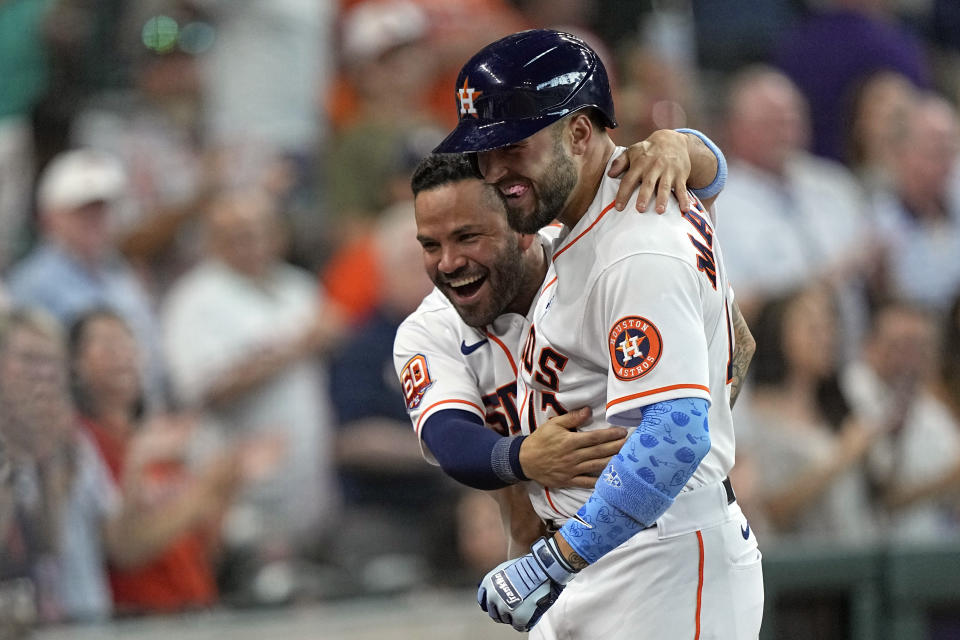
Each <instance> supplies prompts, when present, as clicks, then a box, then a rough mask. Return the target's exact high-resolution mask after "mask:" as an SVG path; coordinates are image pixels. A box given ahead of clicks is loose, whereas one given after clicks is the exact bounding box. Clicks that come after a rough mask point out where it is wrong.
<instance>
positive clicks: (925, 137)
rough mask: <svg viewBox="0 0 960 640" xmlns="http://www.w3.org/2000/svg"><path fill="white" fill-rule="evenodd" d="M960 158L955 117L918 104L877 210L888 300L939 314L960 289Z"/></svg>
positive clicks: (941, 106) (939, 101) (941, 105)
mask: <svg viewBox="0 0 960 640" xmlns="http://www.w3.org/2000/svg"><path fill="white" fill-rule="evenodd" d="M958 152H960V121H958V119H957V112H956V110H955V109H954V108H953V106H951V105H950V104H949V103H948V102H947V101H946V100H944V99H943V98H941V97H938V96H935V95H926V96H923V97H921V98H920V99H919V100H918V101H917V102H916V103H915V104H914V105H913V107H912V108H911V110H910V113H909V116H908V118H907V128H906V131H905V135H903V136H902V137H901V138H900V139H899V143H898V144H897V146H896V153H895V154H894V158H895V161H894V163H893V170H894V175H893V183H894V186H893V192H892V193H888V194H885V195H881V196H879V197H878V199H877V203H876V215H877V221H878V225H879V227H880V230H881V236H882V239H883V242H884V245H885V248H886V252H885V256H886V260H885V262H886V271H887V277H888V279H889V281H888V287H889V289H890V292H891V293H892V294H893V295H894V296H896V297H898V298H902V299H904V300H907V301H910V302H912V303H914V304H917V305H921V306H924V307H926V308H929V309H932V310H935V311H937V312H940V313H943V312H946V311H947V306H948V305H949V304H950V300H951V299H952V296H953V294H954V292H955V291H957V289H958V288H960V260H958V259H957V256H958V255H960V173H958V163H957V155H958ZM728 191H729V189H728Z"/></svg>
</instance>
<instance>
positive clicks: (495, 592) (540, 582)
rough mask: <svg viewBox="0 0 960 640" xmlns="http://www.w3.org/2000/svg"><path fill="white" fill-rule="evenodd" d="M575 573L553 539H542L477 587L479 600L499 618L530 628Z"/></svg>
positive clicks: (510, 623)
mask: <svg viewBox="0 0 960 640" xmlns="http://www.w3.org/2000/svg"><path fill="white" fill-rule="evenodd" d="M575 575H576V571H575V570H574V569H573V567H571V566H570V564H569V563H568V562H567V561H566V559H565V558H564V557H563V556H562V555H561V554H560V550H559V549H558V548H557V543H556V542H555V541H554V540H553V538H540V539H539V540H537V541H536V542H535V543H533V546H532V547H531V548H530V553H528V554H527V555H525V556H523V557H521V558H517V559H516V560H508V561H507V562H504V563H503V564H501V565H500V566H498V567H497V568H496V569H494V570H493V571H491V572H490V573H488V574H487V575H486V577H485V578H484V579H483V581H482V582H481V583H480V588H479V589H478V590H477V603H478V604H479V605H480V608H481V609H483V610H484V611H486V612H487V615H489V616H490V617H491V618H493V619H494V620H495V621H497V622H502V623H504V624H509V625H511V626H513V628H514V629H516V630H517V631H529V630H530V629H532V628H533V626H534V625H535V624H537V621H539V620H540V617H541V616H542V615H543V614H544V613H545V612H546V611H547V609H549V608H550V605H552V604H553V603H554V602H556V600H557V598H558V597H559V596H560V593H561V592H562V591H563V588H564V586H565V585H566V584H567V583H568V582H570V580H572V579H573V577H574V576H575Z"/></svg>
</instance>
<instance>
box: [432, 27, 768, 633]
mask: <svg viewBox="0 0 960 640" xmlns="http://www.w3.org/2000/svg"><path fill="white" fill-rule="evenodd" d="M457 92H458V97H459V98H460V101H459V103H460V112H461V113H460V120H459V123H458V125H457V127H456V129H455V130H454V131H453V132H452V133H451V134H450V135H449V136H448V137H447V138H446V139H445V140H444V141H443V142H442V143H441V144H440V146H439V147H438V148H437V149H436V151H437V152H460V153H470V154H475V155H474V156H473V157H474V158H475V162H476V163H477V166H478V168H479V170H480V171H481V173H482V174H483V176H484V179H485V181H486V182H487V183H489V184H491V185H493V186H494V187H495V188H496V190H497V192H498V193H499V194H500V196H501V198H502V200H503V202H504V204H505V207H506V209H507V217H508V220H509V222H510V225H511V226H512V227H513V228H514V229H517V230H518V231H521V232H523V233H532V232H534V231H536V230H537V229H540V228H542V227H544V226H545V225H547V224H548V223H549V222H550V221H551V220H553V219H558V220H560V221H561V222H562V223H563V225H564V226H563V229H562V230H561V232H560V236H559V238H558V241H557V245H556V249H555V250H554V251H553V255H552V260H551V264H550V268H549V271H548V273H547V276H546V282H545V284H544V285H543V287H542V288H541V290H540V292H539V295H538V298H537V301H536V302H535V305H534V308H533V310H532V312H531V323H530V327H529V328H528V330H527V335H526V338H525V339H524V341H523V347H522V349H521V353H520V357H519V358H518V359H517V363H516V365H517V369H518V374H519V375H518V383H517V396H516V397H517V405H518V417H519V423H520V428H521V431H522V433H533V432H535V430H536V429H537V428H538V426H539V425H541V424H543V423H544V422H545V421H546V420H548V419H549V418H550V417H552V416H556V415H563V414H564V413H566V412H567V411H568V410H569V409H573V408H576V407H581V406H587V407H590V409H591V410H592V417H591V418H590V419H589V421H588V422H587V423H585V424H583V425H582V426H581V427H580V431H581V432H588V431H590V430H592V429H597V428H601V427H606V425H607V423H611V424H615V425H621V426H624V427H627V428H628V429H631V434H630V436H629V437H628V438H627V441H626V443H625V444H624V446H623V447H622V449H621V450H620V452H619V453H618V454H617V455H615V456H614V457H613V459H612V460H611V462H610V463H609V464H608V465H607V467H606V468H605V469H604V471H603V473H602V474H601V477H600V479H599V480H597V482H596V484H595V486H594V487H593V488H592V489H583V488H580V487H570V488H562V489H556V488H547V487H544V486H541V485H539V484H538V483H536V482H531V483H528V487H529V490H530V498H531V501H532V502H533V506H534V508H535V509H536V511H537V513H538V514H539V515H540V517H541V518H542V519H543V520H544V521H546V522H548V523H549V524H550V525H551V528H553V529H554V530H555V531H556V532H555V533H554V534H553V535H552V536H551V537H549V538H541V539H540V540H538V541H537V542H536V543H534V545H533V547H532V549H531V553H529V554H527V555H525V556H523V557H521V558H519V559H517V560H512V561H508V562H505V563H503V564H501V565H500V566H499V567H497V568H495V569H494V570H493V571H491V572H490V573H489V574H488V575H487V576H486V577H485V578H484V580H483V582H482V583H481V586H480V588H479V590H478V601H479V603H480V606H481V607H482V608H483V609H484V610H485V611H487V612H488V614H489V615H490V616H491V617H492V618H493V619H495V620H497V621H500V622H506V623H510V624H512V625H513V626H514V627H515V628H517V629H520V630H524V629H529V628H531V627H533V632H532V633H531V637H535V638H561V637H562V638H605V639H618V638H631V639H636V638H663V637H669V638H756V637H757V636H758V634H759V629H760V620H761V617H762V609H763V584H762V572H761V564H760V562H761V560H760V553H759V551H758V549H757V542H756V538H755V537H754V535H753V534H752V533H751V531H750V527H749V524H748V523H747V521H746V520H745V519H744V517H743V514H742V512H741V511H740V508H739V506H738V505H737V503H736V500H735V496H734V494H733V490H732V488H731V486H730V483H729V480H727V473H728V472H729V470H730V468H731V467H732V466H733V460H734V433H733V423H732V419H731V413H730V405H729V400H730V384H731V382H732V381H733V379H734V371H733V369H734V368H735V360H734V342H735V338H734V329H733V326H732V322H731V315H732V314H731V309H732V293H731V290H730V288H729V286H728V283H727V281H726V277H725V273H724V266H723V260H722V256H721V251H720V246H719V242H718V238H717V235H716V233H715V231H714V227H713V224H712V222H711V221H710V219H709V215H708V214H707V212H706V211H705V210H704V208H703V206H702V204H701V202H700V201H699V200H698V199H697V198H695V197H694V198H691V200H692V205H691V206H687V202H683V203H681V204H682V205H683V206H682V208H681V206H678V203H677V202H674V201H671V203H670V205H669V207H668V210H667V212H666V213H665V214H664V215H662V216H637V215H615V214H612V213H611V209H613V207H614V202H615V196H616V193H617V190H618V186H619V185H618V181H617V179H615V178H611V177H610V176H609V175H607V168H608V167H609V166H610V163H611V162H612V161H613V159H614V158H616V157H617V156H618V155H619V154H621V153H622V149H621V148H618V147H616V146H615V145H614V143H613V141H612V140H611V139H610V138H609V136H608V135H607V133H606V129H608V128H612V127H615V126H616V120H615V119H614V110H613V102H612V98H611V95H610V88H609V84H608V81H607V76H606V72H605V70H604V68H603V65H602V63H601V62H600V60H599V58H598V57H597V55H596V54H595V53H594V52H593V51H592V50H591V49H590V48H589V47H588V46H587V45H586V44H585V43H583V42H582V41H581V40H580V39H578V38H576V37H575V36H571V35H569V34H564V33H559V32H556V31H549V30H534V31H527V32H523V33H519V34H514V35H511V36H508V37H506V38H503V39H501V40H498V41H497V42H495V43H493V44H491V45H488V46H487V47H485V48H484V49H483V50H481V51H480V52H479V53H477V54H476V55H475V56H474V57H473V58H472V59H471V60H470V61H469V62H467V64H466V65H465V66H464V67H463V68H462V70H461V72H460V76H459V78H458V81H457ZM708 195H710V194H709V193H708ZM678 198H680V199H684V200H686V198H687V196H686V194H678ZM541 616H542V619H541ZM538 621H539V624H537V623H538ZM533 625H536V626H535V627H534V626H533Z"/></svg>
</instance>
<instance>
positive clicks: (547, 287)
mask: <svg viewBox="0 0 960 640" xmlns="http://www.w3.org/2000/svg"><path fill="white" fill-rule="evenodd" d="M556 283H557V276H553V280H551V281H550V282H548V283H547V284H545V285H543V289H541V290H540V295H543V293H544V292H545V291H546V290H547V289H549V288H550V287H552V286H553V285H554V284H556Z"/></svg>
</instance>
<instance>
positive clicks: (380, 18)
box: [343, 0, 429, 63]
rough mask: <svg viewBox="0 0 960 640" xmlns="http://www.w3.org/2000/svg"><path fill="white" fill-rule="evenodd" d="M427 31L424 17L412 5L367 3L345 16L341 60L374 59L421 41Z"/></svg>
mask: <svg viewBox="0 0 960 640" xmlns="http://www.w3.org/2000/svg"><path fill="white" fill-rule="evenodd" d="M428 29H429V20H428V18H427V14H426V13H425V12H424V10H423V9H422V8H420V7H419V6H418V5H416V4H414V3H413V2H408V1H407V0H366V1H365V2H361V3H359V4H357V5H356V6H354V7H353V8H352V9H350V11H349V12H348V13H347V15H346V16H345V17H344V20H343V55H344V60H345V61H346V62H348V63H350V62H364V61H368V60H374V59H376V58H379V57H380V56H382V55H383V54H385V53H387V52H388V51H390V50H391V49H395V48H397V47H400V46H403V45H406V44H411V43H413V42H417V41H418V40H421V39H422V38H424V37H426V35H427V31H428Z"/></svg>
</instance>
